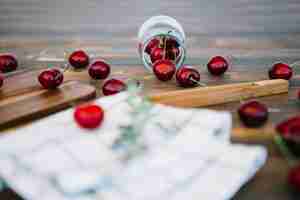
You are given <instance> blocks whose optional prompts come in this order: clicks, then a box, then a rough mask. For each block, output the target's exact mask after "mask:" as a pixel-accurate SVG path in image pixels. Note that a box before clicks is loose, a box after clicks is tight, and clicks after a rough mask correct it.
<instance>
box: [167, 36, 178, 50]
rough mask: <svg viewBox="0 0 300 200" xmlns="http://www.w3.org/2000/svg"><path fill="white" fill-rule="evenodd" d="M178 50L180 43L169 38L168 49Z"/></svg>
mask: <svg viewBox="0 0 300 200" xmlns="http://www.w3.org/2000/svg"><path fill="white" fill-rule="evenodd" d="M173 47H175V48H178V47H179V43H178V42H177V41H176V40H175V39H174V38H168V39H167V40H166V48H167V49H170V48H173Z"/></svg>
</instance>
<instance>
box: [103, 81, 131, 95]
mask: <svg viewBox="0 0 300 200" xmlns="http://www.w3.org/2000/svg"><path fill="white" fill-rule="evenodd" d="M126 87H127V86H126V84H125V83H124V82H123V81H121V80H119V79H114V78H112V79H109V80H107V81H106V82H105V83H104V85H103V87H102V92H103V94H104V95H105V96H108V95H113V94H117V93H119V92H122V91H124V90H125V89H126Z"/></svg>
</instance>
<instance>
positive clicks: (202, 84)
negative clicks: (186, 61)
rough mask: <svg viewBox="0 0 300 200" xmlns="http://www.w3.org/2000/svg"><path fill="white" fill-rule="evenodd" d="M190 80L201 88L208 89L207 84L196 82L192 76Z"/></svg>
mask: <svg viewBox="0 0 300 200" xmlns="http://www.w3.org/2000/svg"><path fill="white" fill-rule="evenodd" d="M189 79H190V80H191V81H193V82H194V83H197V84H198V85H200V86H201V87H206V86H207V85H206V84H205V83H202V82H200V81H197V80H195V79H194V78H193V77H192V76H190V77H189Z"/></svg>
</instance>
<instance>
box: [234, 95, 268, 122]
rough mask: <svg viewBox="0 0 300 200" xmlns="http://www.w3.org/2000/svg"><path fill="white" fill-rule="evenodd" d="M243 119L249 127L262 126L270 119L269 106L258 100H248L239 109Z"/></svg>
mask: <svg viewBox="0 0 300 200" xmlns="http://www.w3.org/2000/svg"><path fill="white" fill-rule="evenodd" d="M238 114H239V117H240V119H241V121H242V122H243V123H244V125H245V126H247V127H260V126H262V125H264V124H265V123H266V122H267V120H268V115H269V112H268V108H267V107H266V106H265V105H264V104H262V103H260V102H258V101H255V100H253V101H248V102H246V103H244V104H242V105H241V106H240V107H239V109H238Z"/></svg>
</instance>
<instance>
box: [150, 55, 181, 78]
mask: <svg viewBox="0 0 300 200" xmlns="http://www.w3.org/2000/svg"><path fill="white" fill-rule="evenodd" d="M153 72H154V74H155V76H156V77H157V79H158V80H161V81H169V80H171V79H172V77H173V76H174V74H175V72H176V67H175V65H174V63H173V62H171V61H170V60H158V61H156V62H155V63H154V64H153Z"/></svg>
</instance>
